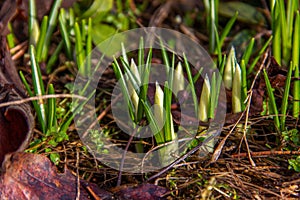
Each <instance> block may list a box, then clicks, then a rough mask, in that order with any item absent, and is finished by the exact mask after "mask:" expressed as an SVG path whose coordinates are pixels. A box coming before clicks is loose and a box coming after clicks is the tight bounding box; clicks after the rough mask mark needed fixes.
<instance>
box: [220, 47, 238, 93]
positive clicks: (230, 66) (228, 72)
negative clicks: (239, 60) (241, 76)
mask: <svg viewBox="0 0 300 200" xmlns="http://www.w3.org/2000/svg"><path fill="white" fill-rule="evenodd" d="M235 62H236V57H235V50H234V47H231V49H230V52H229V55H228V58H227V62H226V65H225V69H224V75H223V80H224V86H225V88H226V89H227V90H231V88H232V81H233V74H234V70H235Z"/></svg>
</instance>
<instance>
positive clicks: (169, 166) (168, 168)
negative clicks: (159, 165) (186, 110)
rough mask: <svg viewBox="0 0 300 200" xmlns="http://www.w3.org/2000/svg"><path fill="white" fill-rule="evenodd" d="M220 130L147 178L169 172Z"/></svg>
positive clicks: (151, 178) (149, 179)
mask: <svg viewBox="0 0 300 200" xmlns="http://www.w3.org/2000/svg"><path fill="white" fill-rule="evenodd" d="M221 130H222V129H219V130H218V132H221ZM218 132H217V133H216V134H213V135H211V136H209V137H208V138H207V139H206V140H205V141H206V142H200V141H199V144H198V145H197V146H196V147H194V148H193V149H192V150H190V151H189V152H187V153H186V154H184V155H183V156H181V157H180V158H178V159H177V160H175V161H174V162H173V163H171V164H170V165H168V166H167V167H165V168H164V169H162V170H161V171H160V172H158V173H156V174H154V175H153V176H151V177H150V178H148V179H147V182H148V181H151V180H153V179H155V178H157V177H159V176H161V175H162V174H164V173H165V172H167V171H168V170H170V169H171V168H172V167H174V166H175V165H177V164H178V163H180V162H182V161H183V160H185V159H186V158H187V157H189V156H190V155H192V154H194V153H195V152H196V151H198V150H199V149H200V148H201V147H202V146H203V145H205V144H206V143H208V142H209V141H210V140H211V139H213V137H214V135H217V134H218Z"/></svg>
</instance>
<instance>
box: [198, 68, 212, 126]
mask: <svg viewBox="0 0 300 200" xmlns="http://www.w3.org/2000/svg"><path fill="white" fill-rule="evenodd" d="M209 106H210V82H209V78H208V76H207V74H206V75H205V79H204V83H203V87H202V92H201V97H200V102H199V109H198V119H199V120H200V121H203V122H207V121H208V114H209V113H208V112H209V108H210V107H209Z"/></svg>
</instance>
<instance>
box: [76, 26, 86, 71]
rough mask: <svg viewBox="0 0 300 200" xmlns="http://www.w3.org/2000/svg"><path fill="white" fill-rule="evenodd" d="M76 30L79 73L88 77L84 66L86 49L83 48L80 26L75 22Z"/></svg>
mask: <svg viewBox="0 0 300 200" xmlns="http://www.w3.org/2000/svg"><path fill="white" fill-rule="evenodd" d="M74 30H75V39H76V41H75V48H76V61H77V66H78V69H79V73H80V74H81V75H86V71H85V66H84V57H85V55H84V53H85V51H84V49H83V46H82V37H81V33H80V29H79V25H78V23H77V22H75V25H74Z"/></svg>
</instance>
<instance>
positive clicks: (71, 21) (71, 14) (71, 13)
mask: <svg viewBox="0 0 300 200" xmlns="http://www.w3.org/2000/svg"><path fill="white" fill-rule="evenodd" d="M74 24H75V14H74V10H73V8H69V26H70V27H73V26H74Z"/></svg>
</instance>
